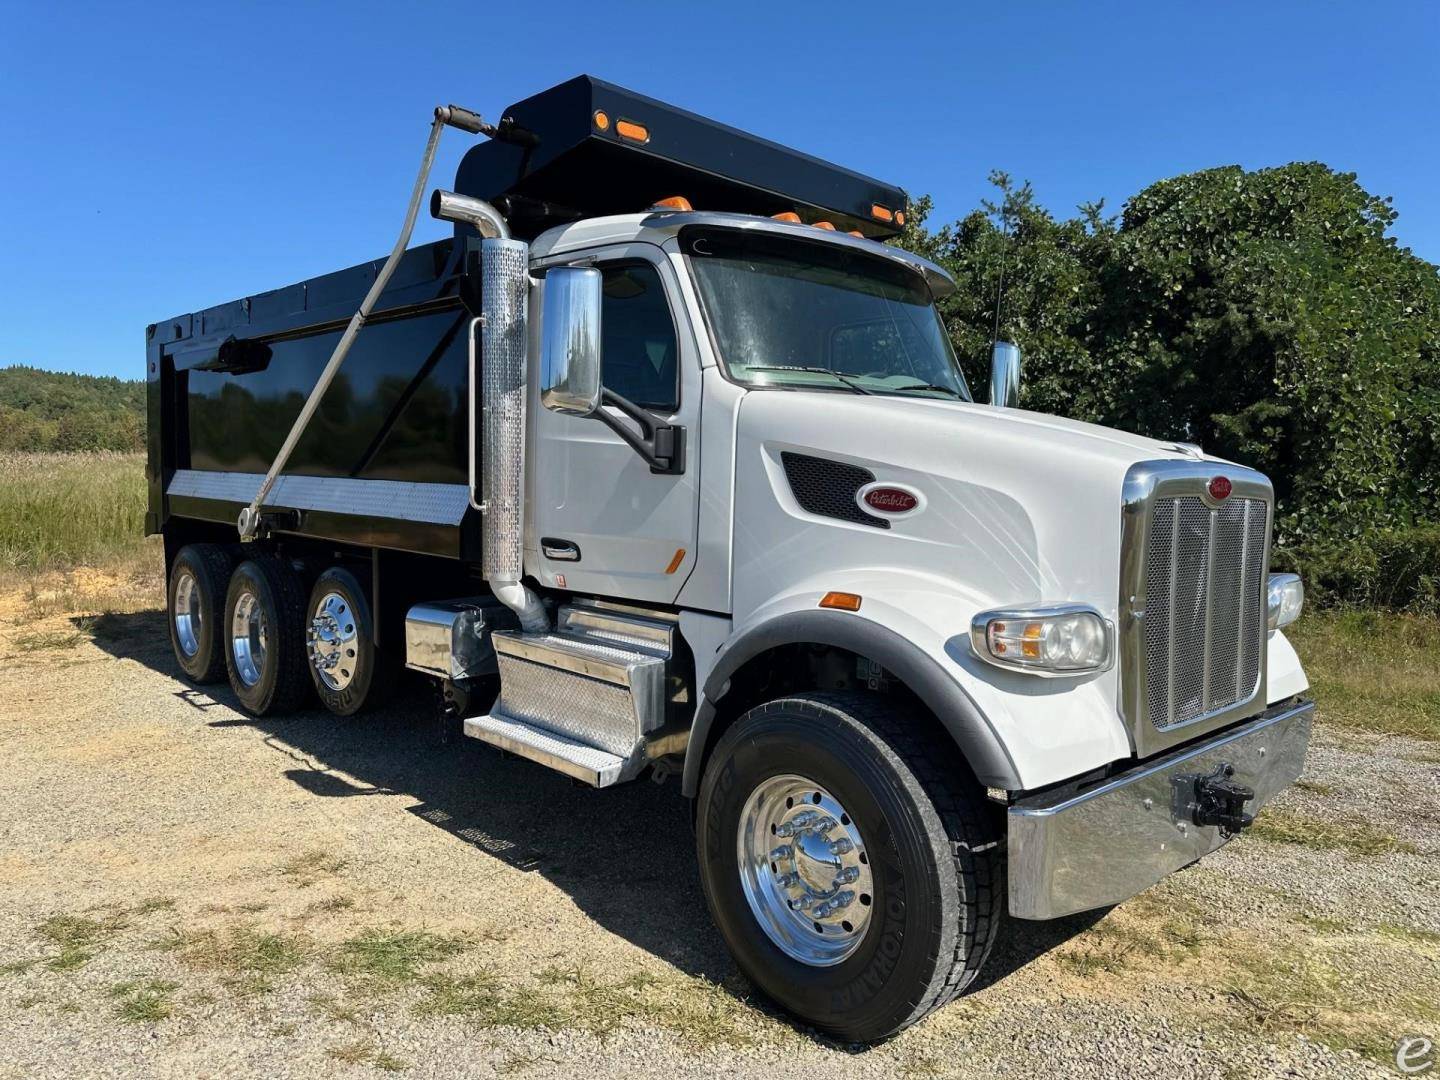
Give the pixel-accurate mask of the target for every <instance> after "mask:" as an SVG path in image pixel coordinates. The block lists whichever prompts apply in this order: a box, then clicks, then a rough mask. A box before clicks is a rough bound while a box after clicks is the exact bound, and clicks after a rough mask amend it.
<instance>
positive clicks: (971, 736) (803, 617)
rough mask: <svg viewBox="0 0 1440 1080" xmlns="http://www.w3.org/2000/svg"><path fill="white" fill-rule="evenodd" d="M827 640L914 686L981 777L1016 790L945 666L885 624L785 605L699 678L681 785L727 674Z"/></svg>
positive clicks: (693, 770) (990, 734)
mask: <svg viewBox="0 0 1440 1080" xmlns="http://www.w3.org/2000/svg"><path fill="white" fill-rule="evenodd" d="M802 644H803V645H829V646H832V647H834V648H838V649H847V650H849V651H850V652H853V653H857V654H859V655H861V656H865V657H869V658H870V659H871V660H874V661H875V662H876V663H878V664H880V665H881V666H882V667H884V668H885V670H887V671H889V672H890V673H891V674H892V675H894V676H895V677H896V678H897V679H899V680H900V681H901V682H903V683H904V684H905V685H906V686H907V687H909V688H910V690H911V691H912V692H914V694H915V696H916V697H918V698H919V699H920V700H921V701H922V702H923V703H924V704H925V705H926V706H927V707H928V708H929V709H930V711H931V712H933V713H934V714H935V715H936V717H937V718H938V719H939V720H940V723H941V724H942V725H944V727H945V730H946V731H948V732H949V733H950V737H951V738H952V739H954V740H955V745H956V746H958V747H959V748H960V752H961V753H962V754H963V755H964V756H965V760H966V761H967V762H968V763H969V765H970V768H971V769H972V770H974V772H975V776H976V778H977V779H979V781H980V783H982V784H985V785H986V786H987V787H998V788H1004V789H1006V790H1007V791H1015V790H1019V789H1021V788H1022V787H1024V785H1023V784H1022V783H1021V782H1020V773H1019V770H1018V769H1017V768H1016V767H1015V762H1014V761H1013V760H1012V759H1011V757H1010V754H1009V752H1008V751H1007V750H1006V749H1005V746H1004V744H1003V743H1002V742H1001V741H1000V739H999V738H998V737H997V736H996V734H995V732H994V730H993V729H992V728H991V727H990V725H989V723H988V722H986V720H985V717H984V715H983V714H982V713H981V712H980V709H979V707H978V706H977V705H976V704H975V702H974V701H973V700H972V699H971V698H970V695H969V694H967V693H966V692H965V690H964V688H963V687H962V686H961V685H960V684H959V683H958V682H956V681H955V679H954V678H952V677H951V676H950V675H949V674H947V673H946V671H945V669H944V668H942V667H941V666H940V664H939V663H937V662H936V661H935V660H934V659H933V658H932V657H930V656H928V655H927V654H926V653H925V652H924V651H923V650H921V649H920V648H919V647H918V646H917V645H915V644H914V643H913V642H911V641H909V640H907V639H906V638H904V637H902V636H900V635H899V634H897V633H896V632H895V631H893V630H891V629H889V628H888V627H885V626H882V625H881V624H880V623H877V622H873V621H871V620H869V619H864V618H861V617H860V616H858V615H852V614H849V613H846V612H840V611H827V610H822V609H814V610H808V611H792V612H790V613H788V614H785V615H780V616H777V617H776V618H774V619H771V620H770V621H768V622H764V623H761V624H760V625H759V626H755V627H752V628H751V629H749V630H747V631H745V632H744V633H743V634H741V635H740V637H738V638H736V639H735V640H734V641H733V642H732V643H731V644H730V646H729V647H728V648H727V649H726V650H725V651H724V653H723V654H722V655H721V656H720V658H719V660H718V661H717V662H716V664H715V667H714V668H713V669H712V670H711V672H710V674H709V676H708V677H707V678H706V680H705V689H704V692H703V694H702V695H701V698H700V703H699V705H698V706H697V708H696V710H695V722H694V724H693V725H692V727H691V730H690V741H689V745H688V746H687V747H686V751H685V769H684V773H683V777H682V784H681V788H682V790H683V791H684V793H685V794H686V795H687V796H690V797H691V798H693V797H694V796H695V795H696V793H698V792H699V790H700V767H701V761H702V759H703V757H704V755H705V747H706V742H707V740H708V738H709V735H710V728H711V726H712V725H713V724H714V722H715V713H716V707H715V706H716V702H718V701H719V700H720V699H721V698H722V697H724V691H725V690H728V686H727V685H726V684H727V683H728V682H729V681H730V678H731V676H733V675H734V674H735V672H737V671H739V670H740V668H741V667H743V666H744V665H745V664H746V663H747V662H748V661H750V660H752V659H754V658H755V657H756V656H759V655H760V654H761V653H763V652H766V651H768V650H770V649H773V648H775V647H777V646H780V645H802Z"/></svg>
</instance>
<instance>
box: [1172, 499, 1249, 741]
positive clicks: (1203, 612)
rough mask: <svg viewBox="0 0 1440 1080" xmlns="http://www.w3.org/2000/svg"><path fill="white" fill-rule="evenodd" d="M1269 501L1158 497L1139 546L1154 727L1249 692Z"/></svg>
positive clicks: (1186, 719)
mask: <svg viewBox="0 0 1440 1080" xmlns="http://www.w3.org/2000/svg"><path fill="white" fill-rule="evenodd" d="M1267 509H1268V508H1267V504H1266V502H1265V501H1264V500H1262V499H1231V500H1230V501H1228V502H1226V503H1224V504H1222V505H1221V506H1219V507H1217V508H1212V507H1210V506H1209V505H1207V504H1206V503H1205V502H1204V501H1203V500H1202V499H1200V498H1199V497H1198V496H1193V495H1189V496H1181V497H1178V498H1161V499H1156V500H1155V502H1154V505H1153V508H1152V510H1151V518H1150V528H1149V542H1148V545H1147V548H1146V552H1145V563H1144V574H1145V618H1144V655H1145V692H1146V699H1147V701H1146V704H1147V712H1148V713H1149V716H1150V721H1151V723H1152V724H1154V726H1155V727H1156V728H1157V729H1159V730H1161V731H1165V730H1168V729H1170V728H1175V727H1180V726H1182V725H1185V724H1190V723H1193V722H1194V721H1196V720H1200V719H1203V718H1205V717H1207V716H1211V715H1213V714H1215V713H1218V712H1222V711H1224V710H1226V709H1229V708H1231V707H1233V706H1235V705H1239V704H1241V703H1243V702H1246V701H1248V700H1249V699H1250V698H1251V697H1253V696H1254V694H1255V692H1256V690H1257V689H1258V686H1259V682H1260V649H1261V645H1262V643H1263V641H1264V634H1265V609H1264V603H1265V592H1264V582H1263V580H1262V575H1263V574H1264V567H1265V541H1266V529H1267V525H1268V522H1267V517H1268V513H1267Z"/></svg>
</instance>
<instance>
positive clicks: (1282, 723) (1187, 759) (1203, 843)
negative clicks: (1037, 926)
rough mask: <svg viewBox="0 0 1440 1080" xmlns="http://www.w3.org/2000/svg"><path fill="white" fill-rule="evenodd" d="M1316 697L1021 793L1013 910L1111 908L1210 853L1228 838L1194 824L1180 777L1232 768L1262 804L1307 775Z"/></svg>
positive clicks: (1049, 913) (1014, 838)
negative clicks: (1153, 755)
mask: <svg viewBox="0 0 1440 1080" xmlns="http://www.w3.org/2000/svg"><path fill="white" fill-rule="evenodd" d="M1314 711H1315V703H1314V702H1312V701H1300V702H1295V701H1290V702H1286V703H1284V704H1282V705H1278V706H1274V707H1272V708H1271V709H1269V710H1267V711H1266V712H1264V713H1261V714H1260V715H1259V716H1257V717H1256V718H1255V719H1254V720H1251V721H1250V722H1248V723H1245V724H1242V725H1241V726H1239V727H1237V728H1232V729H1230V730H1229V731H1226V732H1224V733H1222V734H1221V735H1219V736H1218V737H1216V738H1214V739H1210V740H1207V741H1206V742H1203V743H1200V744H1199V745H1197V746H1189V747H1185V748H1183V749H1181V750H1178V751H1176V752H1174V753H1172V754H1168V755H1166V756H1165V757H1163V758H1160V759H1159V760H1157V761H1153V762H1148V763H1146V764H1144V765H1141V766H1138V767H1136V768H1135V769H1133V770H1131V771H1130V772H1127V773H1124V774H1122V775H1120V776H1116V777H1112V778H1111V779H1109V780H1105V781H1102V782H1100V783H1098V784H1096V785H1095V786H1093V787H1090V788H1087V789H1084V790H1082V791H1078V792H1077V791H1074V790H1065V791H1061V792H1059V793H1055V792H1051V793H1048V794H1042V795H1039V796H1035V797H1033V798H1031V799H1022V800H1020V801H1019V802H1017V803H1016V804H1015V805H1013V806H1011V807H1010V814H1009V822H1010V823H1009V872H1010V874H1009V876H1010V884H1009V891H1010V914H1011V915H1014V916H1015V917H1017V918H1020V919H1054V918H1057V917H1059V916H1061V915H1069V914H1072V913H1073V912H1077V911H1089V910H1090V909H1092V908H1097V907H1105V906H1107V905H1109V904H1118V903H1119V902H1120V901H1122V900H1127V899H1129V898H1130V897H1132V896H1134V895H1135V894H1136V893H1138V892H1141V891H1142V890H1144V889H1148V888H1149V887H1150V886H1151V885H1154V884H1155V883H1156V882H1157V881H1159V880H1160V879H1161V878H1163V877H1164V876H1165V875H1167V874H1171V873H1174V872H1175V871H1176V870H1179V869H1180V868H1181V867H1185V866H1189V865H1190V864H1191V863H1192V862H1194V861H1195V860H1196V859H1199V858H1200V857H1201V856H1203V855H1208V854H1209V853H1210V852H1212V851H1214V850H1215V849H1216V848H1218V847H1220V845H1221V844H1223V843H1225V841H1226V839H1228V838H1227V837H1225V836H1223V835H1222V834H1221V831H1220V829H1219V828H1218V827H1216V826H1213V825H1209V826H1197V825H1195V824H1193V823H1192V822H1190V821H1188V820H1186V815H1185V814H1184V813H1183V811H1182V810H1181V809H1180V808H1178V807H1177V805H1176V790H1177V786H1183V781H1181V780H1180V778H1182V777H1186V776H1194V775H1197V774H1208V773H1211V772H1213V771H1214V770H1215V769H1216V768H1218V767H1219V766H1221V765H1230V766H1233V767H1234V770H1235V773H1234V779H1235V780H1236V781H1237V782H1239V783H1241V784H1244V785H1245V786H1246V787H1249V788H1251V789H1253V790H1254V792H1255V798H1254V799H1253V800H1251V801H1250V802H1248V803H1247V804H1246V807H1245V809H1246V810H1247V811H1248V812H1250V813H1252V814H1253V813H1255V812H1256V811H1257V810H1258V809H1259V808H1260V807H1261V806H1263V805H1264V804H1265V803H1266V802H1268V801H1269V800H1270V799H1271V798H1273V797H1274V796H1275V795H1276V794H1278V793H1279V792H1281V791H1283V790H1284V789H1285V788H1287V787H1289V786H1290V785H1291V784H1292V783H1294V782H1295V781H1296V780H1297V779H1299V777H1300V773H1301V771H1302V770H1303V769H1304V767H1305V750H1306V748H1307V747H1308V746H1309V743H1310V721H1311V716H1312V714H1313V713H1314Z"/></svg>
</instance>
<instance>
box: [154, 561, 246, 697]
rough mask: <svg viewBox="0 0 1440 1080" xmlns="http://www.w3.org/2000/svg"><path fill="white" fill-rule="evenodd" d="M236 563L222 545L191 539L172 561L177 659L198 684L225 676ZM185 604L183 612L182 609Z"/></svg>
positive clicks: (169, 592) (169, 601)
mask: <svg viewBox="0 0 1440 1080" xmlns="http://www.w3.org/2000/svg"><path fill="white" fill-rule="evenodd" d="M234 565H235V557H234V554H233V552H232V551H231V550H230V549H229V548H227V547H224V546H222V545H220V544H187V545H186V546H185V547H183V548H181V549H180V551H179V553H178V554H177V555H176V556H175V561H174V562H173V563H171V565H170V583H169V586H168V587H167V589H166V593H165V600H166V605H165V609H166V612H167V613H168V616H169V623H170V647H171V648H172V649H174V650H175V661H176V663H178V664H179V665H180V670H181V671H183V672H184V673H185V676H186V677H187V678H188V679H189V680H190V681H191V682H193V683H197V684H199V685H202V686H203V685H205V684H207V683H217V682H219V681H220V680H221V679H223V678H225V640H224V639H225V635H224V634H223V633H222V632H221V627H222V626H223V622H224V616H225V590H226V588H227V587H228V585H229V584H230V571H231V569H232V568H233V567H234ZM182 608H183V609H184V610H183V611H182V610H181V609H182Z"/></svg>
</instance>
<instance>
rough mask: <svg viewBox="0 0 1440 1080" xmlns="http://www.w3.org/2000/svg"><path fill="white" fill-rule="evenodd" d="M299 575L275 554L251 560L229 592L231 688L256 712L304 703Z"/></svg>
mask: <svg viewBox="0 0 1440 1080" xmlns="http://www.w3.org/2000/svg"><path fill="white" fill-rule="evenodd" d="M303 588H304V586H303V584H302V582H301V580H300V575H299V573H297V572H296V570H295V568H294V567H292V566H291V565H290V564H289V563H287V562H285V561H283V560H281V559H280V558H278V557H276V556H274V555H260V556H258V557H256V558H253V559H247V560H246V561H245V562H243V563H241V564H240V565H239V566H237V567H236V568H235V572H234V573H233V574H232V575H231V576H230V587H229V589H228V590H227V592H226V596H225V622H224V625H225V644H226V648H225V666H226V669H227V671H228V672H229V675H230V689H231V690H233V691H234V692H235V696H236V697H237V698H239V699H240V705H241V707H242V708H243V709H244V710H245V711H246V712H248V713H249V714H250V715H251V716H269V715H273V714H279V713H285V712H290V711H292V710H294V709H297V708H299V707H300V705H301V704H302V703H303V702H304V700H305V696H306V695H307V694H308V693H309V691H310V679H309V677H308V676H307V675H306V673H305V668H306V664H305V633H304V613H305V594H304V591H303Z"/></svg>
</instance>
